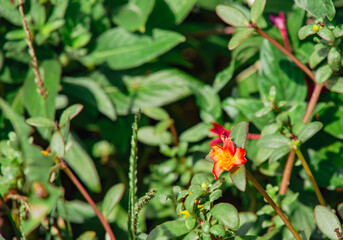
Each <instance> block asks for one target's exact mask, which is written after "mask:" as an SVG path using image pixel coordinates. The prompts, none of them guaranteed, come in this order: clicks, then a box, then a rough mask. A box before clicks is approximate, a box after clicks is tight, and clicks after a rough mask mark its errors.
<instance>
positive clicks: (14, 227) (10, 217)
mask: <svg viewBox="0 0 343 240" xmlns="http://www.w3.org/2000/svg"><path fill="white" fill-rule="evenodd" d="M0 199H1V202H2V205H3V206H4V208H5V211H6V214H7V215H8V218H9V220H10V222H11V224H12V227H13V230H14V233H15V235H16V236H17V239H21V233H20V231H19V229H18V227H17V225H16V224H15V222H14V220H13V217H12V214H11V211H10V210H9V208H8V207H7V204H6V202H5V200H4V198H3V197H2V195H1V194H0Z"/></svg>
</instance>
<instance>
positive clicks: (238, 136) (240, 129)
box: [230, 122, 249, 148]
mask: <svg viewBox="0 0 343 240" xmlns="http://www.w3.org/2000/svg"><path fill="white" fill-rule="evenodd" d="M248 131H249V123H247V122H240V123H238V124H237V125H236V126H235V127H234V128H233V129H232V130H231V132H230V138H231V139H232V141H233V142H234V143H235V145H236V147H240V148H244V147H245V143H246V141H247V137H248Z"/></svg>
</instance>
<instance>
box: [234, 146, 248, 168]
mask: <svg viewBox="0 0 343 240" xmlns="http://www.w3.org/2000/svg"><path fill="white" fill-rule="evenodd" d="M234 158H235V159H234V163H235V165H240V164H244V163H246V161H247V159H246V158H245V149H243V148H237V149H236V153H235V156H234Z"/></svg>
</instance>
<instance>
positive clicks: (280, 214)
mask: <svg viewBox="0 0 343 240" xmlns="http://www.w3.org/2000/svg"><path fill="white" fill-rule="evenodd" d="M246 173H247V176H248V178H249V180H250V182H251V183H252V184H254V186H255V188H256V189H257V190H258V191H259V192H260V193H261V194H262V196H263V197H264V198H265V199H266V200H267V202H268V203H269V204H270V206H272V208H273V209H274V211H275V212H276V213H277V215H279V217H280V218H281V220H282V221H283V222H284V223H285V225H286V226H287V228H288V229H289V230H290V231H291V233H292V234H293V236H294V238H295V239H297V240H302V239H301V237H300V235H299V233H298V232H297V231H296V230H295V229H294V227H293V225H292V224H291V223H290V221H289V220H288V219H287V217H286V216H285V215H284V214H283V212H282V210H281V209H280V208H279V207H278V206H277V205H276V203H275V202H274V201H273V199H271V198H270V197H269V195H268V193H266V191H264V189H263V187H261V185H260V184H259V183H258V182H257V180H256V179H255V178H254V176H253V175H251V173H250V172H249V171H248V170H247V171H246Z"/></svg>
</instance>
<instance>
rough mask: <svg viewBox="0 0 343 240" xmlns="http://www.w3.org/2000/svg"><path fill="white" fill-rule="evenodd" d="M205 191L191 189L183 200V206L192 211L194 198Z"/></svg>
mask: <svg viewBox="0 0 343 240" xmlns="http://www.w3.org/2000/svg"><path fill="white" fill-rule="evenodd" d="M204 192H205V191H204V190H195V191H192V194H189V195H188V196H187V198H186V201H185V208H186V210H187V211H188V212H189V213H191V214H192V213H193V209H194V204H195V201H196V199H198V198H199V197H200V196H201V195H202V194H203V193H204Z"/></svg>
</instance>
